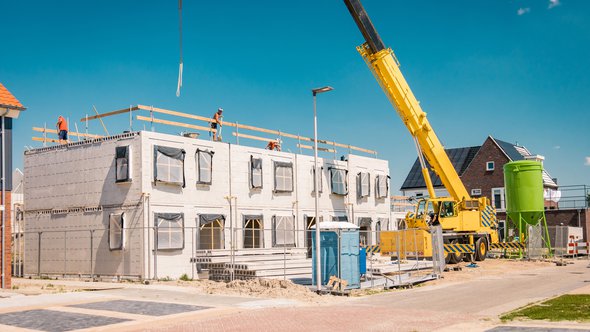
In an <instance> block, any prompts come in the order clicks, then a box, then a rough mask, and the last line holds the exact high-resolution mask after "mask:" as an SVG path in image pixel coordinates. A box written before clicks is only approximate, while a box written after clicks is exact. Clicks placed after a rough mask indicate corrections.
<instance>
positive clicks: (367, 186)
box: [357, 172, 371, 198]
mask: <svg viewBox="0 0 590 332" xmlns="http://www.w3.org/2000/svg"><path fill="white" fill-rule="evenodd" d="M357 181H358V182H357V183H358V193H359V197H361V198H362V197H367V196H369V195H370V191H371V182H370V175H369V173H363V172H360V173H358V175H357Z"/></svg>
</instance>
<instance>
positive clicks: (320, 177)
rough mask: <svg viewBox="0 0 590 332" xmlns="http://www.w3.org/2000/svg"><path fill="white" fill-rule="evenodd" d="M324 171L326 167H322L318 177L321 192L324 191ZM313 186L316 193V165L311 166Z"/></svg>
mask: <svg viewBox="0 0 590 332" xmlns="http://www.w3.org/2000/svg"><path fill="white" fill-rule="evenodd" d="M323 173H324V168H323V167H320V174H319V177H318V187H319V188H320V190H319V191H320V194H321V193H322V192H323V191H324V181H323V179H322V178H323V177H322V174H323ZM311 176H312V178H311V186H312V187H313V191H312V192H313V193H314V194H315V166H314V167H312V168H311Z"/></svg>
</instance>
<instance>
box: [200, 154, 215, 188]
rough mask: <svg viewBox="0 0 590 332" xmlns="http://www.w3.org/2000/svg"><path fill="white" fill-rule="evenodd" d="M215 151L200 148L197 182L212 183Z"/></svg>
mask: <svg viewBox="0 0 590 332" xmlns="http://www.w3.org/2000/svg"><path fill="white" fill-rule="evenodd" d="M213 154H214V152H213V151H207V150H198V149H197V154H196V158H195V159H196V160H197V173H198V174H197V183H199V184H211V181H212V173H213Z"/></svg>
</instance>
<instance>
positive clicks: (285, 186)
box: [274, 161, 293, 192]
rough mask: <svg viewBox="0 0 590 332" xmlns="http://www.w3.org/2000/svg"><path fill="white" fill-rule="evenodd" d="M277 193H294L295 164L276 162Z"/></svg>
mask: <svg viewBox="0 0 590 332" xmlns="http://www.w3.org/2000/svg"><path fill="white" fill-rule="evenodd" d="M274 169H275V189H274V191H275V192H292V191H293V163H285V162H279V161H275V162H274Z"/></svg>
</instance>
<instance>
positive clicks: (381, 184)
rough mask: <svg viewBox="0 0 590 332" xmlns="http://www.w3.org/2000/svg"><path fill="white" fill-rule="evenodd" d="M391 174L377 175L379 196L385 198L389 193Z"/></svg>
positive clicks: (376, 185)
mask: <svg viewBox="0 0 590 332" xmlns="http://www.w3.org/2000/svg"><path fill="white" fill-rule="evenodd" d="M388 179H389V175H377V176H376V177H375V181H376V182H377V183H376V184H375V188H376V189H377V190H376V194H377V198H385V197H387V196H388V195H389V181H388Z"/></svg>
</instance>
